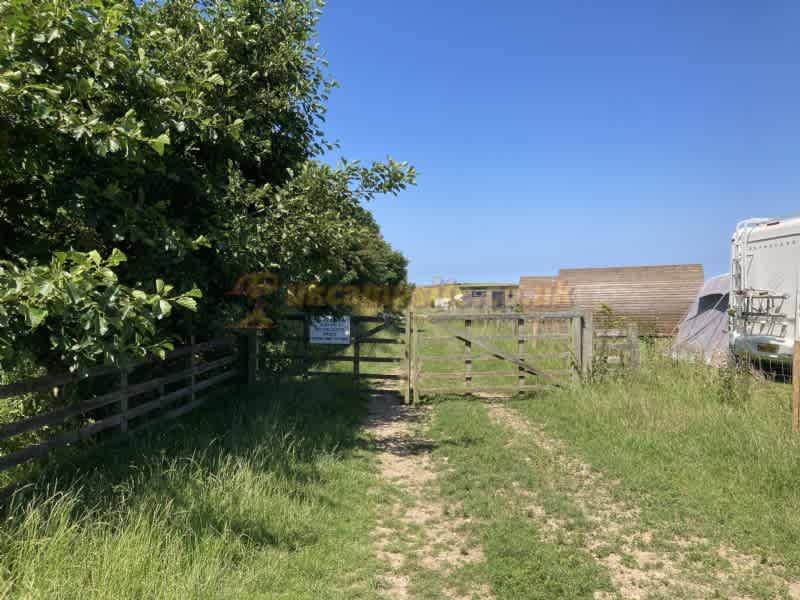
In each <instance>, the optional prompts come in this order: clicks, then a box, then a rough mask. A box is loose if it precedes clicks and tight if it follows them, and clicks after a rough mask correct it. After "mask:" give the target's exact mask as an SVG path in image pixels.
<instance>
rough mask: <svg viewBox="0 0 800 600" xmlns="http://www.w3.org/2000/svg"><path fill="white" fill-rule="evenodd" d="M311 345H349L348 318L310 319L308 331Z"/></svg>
mask: <svg viewBox="0 0 800 600" xmlns="http://www.w3.org/2000/svg"><path fill="white" fill-rule="evenodd" d="M308 341H309V342H311V343H312V344H345V345H347V344H349V343H350V317H340V318H338V319H335V318H333V317H320V318H318V319H312V320H311V324H310V327H309V330H308Z"/></svg>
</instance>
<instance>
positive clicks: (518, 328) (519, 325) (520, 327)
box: [514, 318, 525, 389]
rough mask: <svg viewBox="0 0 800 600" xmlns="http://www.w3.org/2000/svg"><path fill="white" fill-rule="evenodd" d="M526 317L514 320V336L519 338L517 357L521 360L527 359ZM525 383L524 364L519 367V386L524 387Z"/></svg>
mask: <svg viewBox="0 0 800 600" xmlns="http://www.w3.org/2000/svg"><path fill="white" fill-rule="evenodd" d="M524 335H525V319H524V318H519V319H517V320H516V321H515V322H514V337H516V338H517V358H518V359H519V360H520V362H522V361H524V360H525V339H524ZM524 385H525V369H524V368H522V365H520V366H518V367H517V387H519V388H520V389H522V386H524Z"/></svg>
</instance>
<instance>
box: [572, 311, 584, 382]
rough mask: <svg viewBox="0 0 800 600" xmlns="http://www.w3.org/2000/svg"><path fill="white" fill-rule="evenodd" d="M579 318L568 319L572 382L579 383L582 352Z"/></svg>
mask: <svg viewBox="0 0 800 600" xmlns="http://www.w3.org/2000/svg"><path fill="white" fill-rule="evenodd" d="M581 328H582V327H581V318H580V317H572V318H571V319H570V329H571V330H572V331H571V333H572V356H573V363H572V380H573V381H579V380H580V377H581V372H582V369H583V365H582V360H581V358H582V351H583V344H582V341H581Z"/></svg>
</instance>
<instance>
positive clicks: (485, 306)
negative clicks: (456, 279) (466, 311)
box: [461, 284, 518, 310]
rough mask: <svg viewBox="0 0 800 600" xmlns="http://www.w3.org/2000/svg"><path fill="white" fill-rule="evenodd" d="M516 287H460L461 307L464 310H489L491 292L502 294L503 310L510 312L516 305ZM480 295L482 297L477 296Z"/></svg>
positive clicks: (491, 306) (490, 307)
mask: <svg viewBox="0 0 800 600" xmlns="http://www.w3.org/2000/svg"><path fill="white" fill-rule="evenodd" d="M517 289H518V288H517V286H516V285H507V286H498V285H493V286H486V287H483V286H479V285H472V284H471V285H464V284H462V285H461V293H462V295H463V299H462V306H463V307H464V308H471V309H480V310H491V309H493V305H492V292H502V293H503V301H504V303H505V306H504V307H503V309H504V310H512V309H514V308H515V307H516V305H517ZM477 294H482V295H477Z"/></svg>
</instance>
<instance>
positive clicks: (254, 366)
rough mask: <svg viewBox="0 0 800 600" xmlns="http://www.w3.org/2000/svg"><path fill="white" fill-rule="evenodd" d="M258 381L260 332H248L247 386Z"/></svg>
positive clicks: (253, 330) (255, 330)
mask: <svg viewBox="0 0 800 600" xmlns="http://www.w3.org/2000/svg"><path fill="white" fill-rule="evenodd" d="M257 379H258V330H257V329H251V330H250V331H248V332H247V384H248V385H253V384H254V383H256V380H257Z"/></svg>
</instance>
